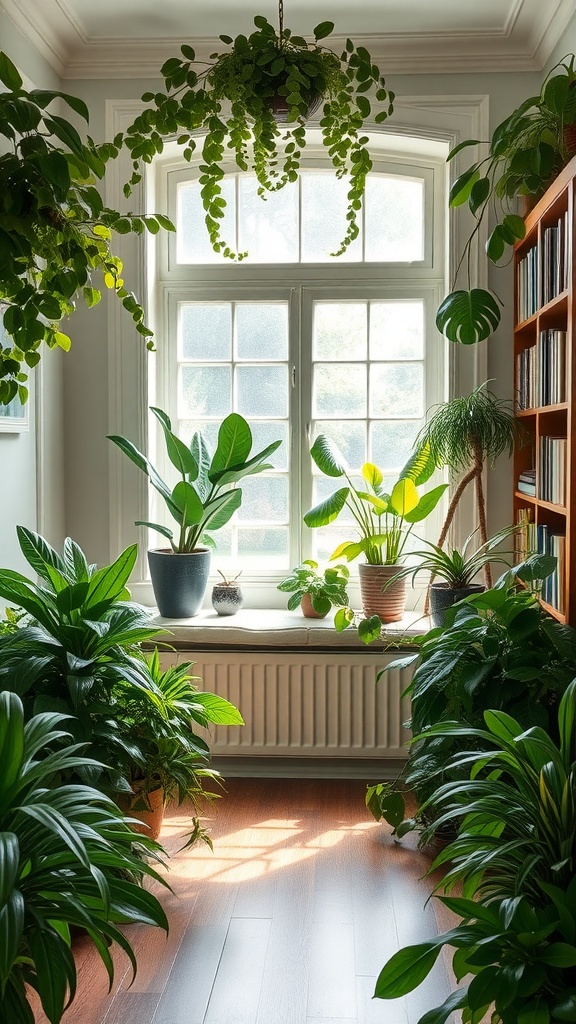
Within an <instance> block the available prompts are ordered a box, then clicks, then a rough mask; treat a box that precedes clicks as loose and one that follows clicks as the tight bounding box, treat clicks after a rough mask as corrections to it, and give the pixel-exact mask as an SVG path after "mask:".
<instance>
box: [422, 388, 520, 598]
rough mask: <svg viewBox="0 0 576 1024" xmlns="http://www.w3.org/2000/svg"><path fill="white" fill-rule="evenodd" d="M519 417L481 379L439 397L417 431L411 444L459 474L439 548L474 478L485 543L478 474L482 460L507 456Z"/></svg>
mask: <svg viewBox="0 0 576 1024" xmlns="http://www.w3.org/2000/svg"><path fill="white" fill-rule="evenodd" d="M520 429H521V428H520V426H519V421H518V420H517V419H515V417H514V413H513V409H512V405H511V403H510V402H508V401H506V400H503V399H499V398H497V397H496V395H494V394H493V393H492V392H491V391H488V390H487V388H486V385H485V384H481V385H480V387H478V388H475V390H474V391H473V392H472V394H471V395H467V396H464V397H462V398H453V399H452V400H451V401H450V402H443V403H442V404H441V405H439V406H438V407H437V408H436V410H435V411H434V412H433V414H432V416H431V418H430V419H429V420H428V422H427V423H426V425H425V426H424V427H423V429H422V430H421V432H420V434H419V436H418V438H417V440H416V446H417V447H418V445H424V447H425V449H426V450H429V451H430V452H431V453H432V458H433V460H434V462H435V463H436V465H437V466H446V467H448V469H449V470H450V471H451V472H452V473H462V474H463V475H462V476H461V478H460V480H459V482H458V485H457V487H456V489H455V491H454V493H453V495H452V498H451V500H450V504H449V506H448V511H447V512H446V517H445V519H444V525H443V527H442V531H441V533H440V537H439V538H438V547H439V548H441V547H442V546H443V545H444V542H445V540H446V537H447V536H448V531H449V529H450V527H451V525H452V521H453V519H454V513H455V512H456V508H457V507H458V503H459V502H460V499H461V498H462V495H463V493H464V491H465V490H466V488H467V487H468V485H469V484H471V483H474V488H475V495H476V511H477V515H478V524H479V525H478V529H479V533H480V544H481V546H484V545H485V544H487V543H488V532H487V528H486V502H485V498H484V487H483V484H482V473H483V470H484V465H485V463H486V462H489V463H490V464H493V463H494V462H495V461H496V459H498V458H499V457H500V455H502V454H504V453H506V454H507V455H508V457H510V456H511V455H512V452H513V449H514V443H515V441H517V440H518V439H519V438H520V437H521V434H520ZM489 563H490V559H487V560H486V561H485V563H484V566H483V568H484V580H485V583H486V586H487V587H491V586H492V577H491V573H490V564H489Z"/></svg>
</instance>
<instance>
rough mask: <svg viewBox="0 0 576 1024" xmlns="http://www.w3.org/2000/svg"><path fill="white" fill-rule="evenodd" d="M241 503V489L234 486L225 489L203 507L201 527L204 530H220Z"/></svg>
mask: <svg viewBox="0 0 576 1024" xmlns="http://www.w3.org/2000/svg"><path fill="white" fill-rule="evenodd" d="M241 504H242V490H241V488H240V487H235V488H234V490H232V491H226V492H225V493H224V494H220V495H218V497H217V498H215V499H214V500H213V501H211V502H209V503H208V504H207V505H206V507H205V509H204V514H205V519H204V524H203V528H204V529H205V530H212V531H214V530H221V529H222V527H223V526H226V523H228V522H229V521H230V519H231V518H232V516H233V515H234V513H235V512H236V511H237V509H239V508H240V505H241Z"/></svg>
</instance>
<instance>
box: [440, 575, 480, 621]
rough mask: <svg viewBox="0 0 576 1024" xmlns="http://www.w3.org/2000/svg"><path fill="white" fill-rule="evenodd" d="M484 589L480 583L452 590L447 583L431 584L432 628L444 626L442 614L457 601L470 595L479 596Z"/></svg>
mask: <svg viewBox="0 0 576 1024" xmlns="http://www.w3.org/2000/svg"><path fill="white" fill-rule="evenodd" d="M483 590H485V587H483V586H482V584H481V583H471V584H470V586H468V587H460V588H459V589H458V590H454V589H453V588H452V587H450V586H449V585H448V584H447V583H433V584H432V585H431V587H430V616H431V618H432V624H433V625H434V626H443V625H444V613H445V611H446V609H447V608H450V607H451V606H452V605H453V604H456V603H457V602H458V601H462V600H463V599H464V598H465V597H470V596H471V595H472V594H481V593H482V591H483Z"/></svg>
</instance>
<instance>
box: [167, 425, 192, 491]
mask: <svg viewBox="0 0 576 1024" xmlns="http://www.w3.org/2000/svg"><path fill="white" fill-rule="evenodd" d="M162 429H163V430H164V440H165V442H166V451H167V453H168V458H169V459H170V462H171V463H172V465H173V466H175V467H176V469H177V470H178V472H179V473H181V474H182V476H188V477H189V478H190V480H196V478H197V476H198V464H197V462H196V460H195V458H194V456H193V455H192V452H191V451H190V449H189V448H188V445H186V444H184V441H181V440H180V438H179V437H177V436H176V434H173V433H172V431H171V430H170V429H169V428H168V427H167V426H166V425H165V424H162Z"/></svg>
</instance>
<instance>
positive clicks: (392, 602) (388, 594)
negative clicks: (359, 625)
mask: <svg viewBox="0 0 576 1024" xmlns="http://www.w3.org/2000/svg"><path fill="white" fill-rule="evenodd" d="M399 569H400V566H399V565H368V564H367V563H366V562H361V563H360V564H359V566H358V572H359V575H360V596H361V599H362V610H363V612H364V615H365V616H366V618H367V619H369V618H371V617H372V615H377V616H378V618H379V619H380V621H381V622H398V621H399V620H400V619H401V618H403V616H404V612H405V610H406V580H405V579H404V578H402V579H399V580H395V581H394V583H390V582H389V581H390V579H391V578H392V577H393V576H395V575H396V574H397V573H398V571H399Z"/></svg>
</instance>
